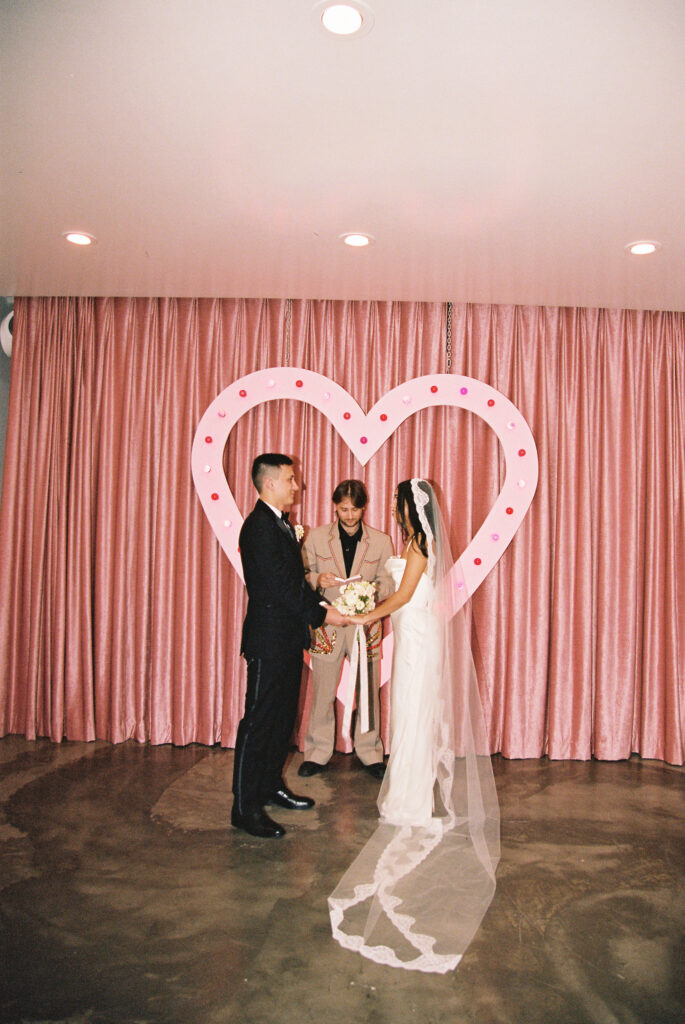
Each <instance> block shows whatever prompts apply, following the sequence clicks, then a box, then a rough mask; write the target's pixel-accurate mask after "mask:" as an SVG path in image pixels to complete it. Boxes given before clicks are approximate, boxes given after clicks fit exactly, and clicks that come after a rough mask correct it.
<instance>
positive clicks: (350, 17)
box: [312, 0, 374, 39]
mask: <svg viewBox="0 0 685 1024" xmlns="http://www.w3.org/2000/svg"><path fill="white" fill-rule="evenodd" d="M312 13H313V15H314V18H315V19H316V21H317V22H318V24H319V26H320V27H321V28H322V29H324V30H325V31H326V32H331V33H332V34H333V35H335V36H338V37H339V38H341V39H352V38H354V39H358V38H359V36H365V35H366V33H367V32H370V31H371V29H372V28H373V23H374V14H373V11H372V10H371V8H370V7H369V6H368V4H365V3H362V0H352V2H351V3H346V4H334V3H331V0H319V2H318V3H316V4H315V5H314V10H313V12H312Z"/></svg>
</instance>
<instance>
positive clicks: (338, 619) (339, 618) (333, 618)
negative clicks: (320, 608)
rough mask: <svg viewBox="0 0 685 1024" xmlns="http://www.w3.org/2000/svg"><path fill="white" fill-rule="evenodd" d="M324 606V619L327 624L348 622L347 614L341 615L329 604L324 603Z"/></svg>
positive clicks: (341, 624) (344, 624) (335, 624)
mask: <svg viewBox="0 0 685 1024" xmlns="http://www.w3.org/2000/svg"><path fill="white" fill-rule="evenodd" d="M324 607H325V609H326V618H325V620H324V621H325V623H326V625H327V626H346V625H347V624H348V623H349V621H350V617H349V615H342V614H341V612H339V611H338V609H337V608H334V607H333V606H332V605H330V604H327V605H324Z"/></svg>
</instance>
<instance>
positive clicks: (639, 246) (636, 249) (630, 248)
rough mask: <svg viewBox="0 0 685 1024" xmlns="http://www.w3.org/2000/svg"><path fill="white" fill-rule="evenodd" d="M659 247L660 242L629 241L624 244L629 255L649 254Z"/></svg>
mask: <svg viewBox="0 0 685 1024" xmlns="http://www.w3.org/2000/svg"><path fill="white" fill-rule="evenodd" d="M660 248H661V242H648V241H643V242H629V243H628V245H626V246H625V250H626V252H629V253H630V255H631V256H650V255H651V254H652V253H653V252H656V251H657V249H660Z"/></svg>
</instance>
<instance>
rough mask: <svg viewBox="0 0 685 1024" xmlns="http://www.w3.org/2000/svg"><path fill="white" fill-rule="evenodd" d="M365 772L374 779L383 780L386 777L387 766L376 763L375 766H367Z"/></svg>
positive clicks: (380, 762) (379, 762)
mask: <svg viewBox="0 0 685 1024" xmlns="http://www.w3.org/2000/svg"><path fill="white" fill-rule="evenodd" d="M364 771H367V772H368V773H369V775H373V777H374V779H382V778H383V776H384V775H385V765H384V764H383V762H382V761H375V762H374V764H365V765H364Z"/></svg>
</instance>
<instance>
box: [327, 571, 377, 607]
mask: <svg viewBox="0 0 685 1024" xmlns="http://www.w3.org/2000/svg"><path fill="white" fill-rule="evenodd" d="M375 606H376V587H375V584H373V583H369V582H368V581H367V580H358V581H356V582H354V583H346V584H345V586H344V587H341V588H340V597H336V599H335V601H334V602H333V607H334V608H337V609H338V611H339V612H341V613H342V614H343V615H363V614H364V613H365V612H370V611H372V609H373V608H375Z"/></svg>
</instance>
